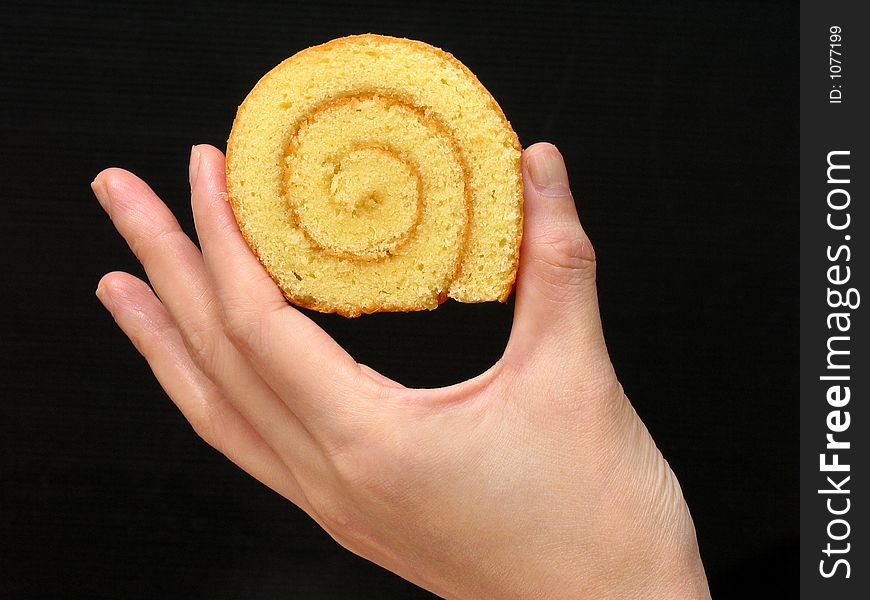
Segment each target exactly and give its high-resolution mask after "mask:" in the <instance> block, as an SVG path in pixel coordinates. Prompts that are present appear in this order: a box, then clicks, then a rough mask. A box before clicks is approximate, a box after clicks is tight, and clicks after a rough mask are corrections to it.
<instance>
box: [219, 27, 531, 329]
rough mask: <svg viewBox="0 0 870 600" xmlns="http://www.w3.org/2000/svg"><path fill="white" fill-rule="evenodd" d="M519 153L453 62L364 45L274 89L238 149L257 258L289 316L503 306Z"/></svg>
mask: <svg viewBox="0 0 870 600" xmlns="http://www.w3.org/2000/svg"><path fill="white" fill-rule="evenodd" d="M519 161H520V146H519V142H518V140H517V137H516V134H515V133H514V132H513V130H512V129H511V128H510V125H509V123H508V122H507V120H506V119H505V117H504V114H503V113H502V111H501V109H500V108H499V106H498V104H497V103H496V102H495V100H494V99H493V98H492V96H491V95H490V94H489V92H487V90H486V89H485V88H484V87H483V86H482V85H481V84H480V82H479V81H478V80H477V78H476V77H474V75H473V74H472V73H471V72H470V71H469V70H468V69H467V68H466V67H464V66H463V65H462V64H461V63H459V61H457V60H456V59H455V58H453V57H452V56H451V55H449V54H447V53H445V52H443V51H441V50H439V49H437V48H434V47H433V46H429V45H428V44H424V43H422V42H416V41H412V40H405V39H398V38H390V37H385V36H377V35H371V34H367V35H360V36H351V37H347V38H340V39H338V40H333V41H332V42H328V43H326V44H323V45H321V46H315V47H313V48H309V49H307V50H304V51H302V52H300V53H298V54H296V55H294V56H293V57H291V58H289V59H287V60H286V61H284V62H283V63H281V64H280V65H278V66H277V67H276V68H275V69H273V70H272V71H270V72H269V73H268V74H267V75H266V76H264V77H263V78H262V79H261V80H260V82H259V83H258V84H257V85H256V86H255V87H254V89H253V90H252V91H251V93H250V94H249V95H248V97H247V98H246V99H245V101H244V103H243V104H242V105H241V106H240V107H239V111H238V115H237V117H236V120H235V122H234V124H233V130H232V133H231V135H230V140H229V142H228V146H227V189H228V193H229V198H230V201H231V204H232V206H233V211H234V213H235V215H236V219H237V221H238V223H239V227H240V229H241V231H242V234H243V235H244V237H245V239H246V240H247V241H248V244H249V245H250V246H251V248H252V250H253V251H254V253H255V254H256V255H257V257H258V258H259V260H260V262H261V263H262V264H263V266H264V267H265V268H266V270H267V271H268V272H269V274H270V275H271V277H272V278H273V279H274V280H275V282H276V283H277V284H278V285H279V286H280V288H281V289H282V291H283V292H284V295H285V296H286V297H287V298H288V299H289V300H290V301H291V302H293V303H294V304H297V305H299V306H303V307H307V308H313V309H316V310H320V311H323V312H338V313H340V314H343V315H345V316H357V315H359V314H361V313H370V312H377V311H410V310H421V309H431V308H435V307H437V306H438V305H439V304H440V303H441V302H443V301H444V300H446V299H447V298H448V297H452V298H455V299H457V300H459V301H462V302H483V301H488V300H501V301H504V300H506V298H507V297H508V295H509V294H510V291H511V289H512V286H513V282H514V278H515V275H516V269H517V262H518V253H519V244H520V238H521V232H522V180H521V174H520V162H519Z"/></svg>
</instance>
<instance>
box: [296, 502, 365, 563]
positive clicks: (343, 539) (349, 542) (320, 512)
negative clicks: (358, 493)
mask: <svg viewBox="0 0 870 600" xmlns="http://www.w3.org/2000/svg"><path fill="white" fill-rule="evenodd" d="M309 501H310V505H311V510H312V512H313V513H314V515H313V516H314V517H315V518H316V520H317V521H318V523H319V524H320V526H321V527H323V529H324V530H325V531H326V533H328V534H329V535H330V536H331V537H332V538H333V539H334V540H335V541H336V542H338V543H339V544H341V545H342V546H344V547H345V548H347V549H349V550H359V549H361V548H364V547H365V546H366V545H367V543H366V541H367V540H368V539H369V538H370V537H371V536H370V534H369V533H368V532H367V530H366V529H365V528H364V526H363V523H362V519H361V518H359V517H357V516H356V512H355V511H354V510H353V509H352V508H351V506H350V503H349V502H348V501H346V500H343V499H341V497H340V496H339V495H337V494H334V493H330V492H322V493H320V494H318V495H317V496H315V497H313V498H312V497H309Z"/></svg>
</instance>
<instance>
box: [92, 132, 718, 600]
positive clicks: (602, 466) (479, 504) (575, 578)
mask: <svg viewBox="0 0 870 600" xmlns="http://www.w3.org/2000/svg"><path fill="white" fill-rule="evenodd" d="M224 173H225V161H224V156H223V154H222V153H221V152H220V151H219V150H218V149H216V148H214V147H211V146H206V145H199V146H195V147H194V148H193V149H192V152H191V163H190V180H191V197H192V206H193V214H194V219H195V223H196V230H197V234H198V237H199V241H200V244H201V248H202V250H201V251H200V249H199V248H198V247H197V246H196V245H195V244H194V243H193V242H192V241H191V240H190V239H189V238H188V237H187V236H186V235H185V234H184V233H183V232H182V230H181V229H180V228H179V226H178V223H177V221H176V220H175V217H174V216H173V215H172V213H171V212H170V211H169V209H168V208H167V207H166V206H165V205H164V204H163V202H161V200H160V199H159V198H158V197H157V196H156V195H155V194H154V192H153V191H151V189H150V188H149V187H148V185H147V184H146V183H144V182H143V181H142V180H140V179H139V178H137V177H136V176H135V175H133V174H132V173H129V172H127V171H124V170H121V169H107V170H105V171H103V172H101V173H100V174H99V175H98V176H97V178H96V179H95V180H94V182H93V184H92V187H93V189H94V192H95V194H96V196H97V198H98V200H99V201H100V204H101V205H102V206H103V208H104V209H105V210H106V212H107V213H108V215H109V216H110V218H111V219H112V221H113V223H114V225H115V227H116V228H117V229H118V231H119V232H120V233H121V235H122V236H123V237H124V238H125V239H126V240H127V242H128V244H129V245H130V248H131V249H132V250H133V252H134V253H135V254H136V256H137V257H138V258H139V260H140V261H141V262H142V264H143V265H144V267H145V271H146V273H147V275H148V279H149V280H150V283H151V286H150V287H149V285H148V284H146V283H145V282H143V281H141V280H139V279H137V278H136V277H133V276H132V275H129V274H127V273H121V272H114V273H109V274H107V275H105V276H104V277H103V278H102V280H101V281H100V283H99V285H98V287H97V296H98V297H99V299H100V300H101V302H102V303H103V304H104V305H105V306H106V308H107V309H108V310H109V311H110V312H111V314H112V316H113V317H114V319H115V321H116V322H117V323H118V325H119V326H120V328H121V329H122V330H123V331H124V333H125V334H126V335H127V336H128V337H129V338H130V340H131V341H132V342H133V344H134V345H135V346H136V348H137V349H138V350H139V351H140V352H141V353H142V354H143V355H144V357H145V358H146V360H147V361H148V364H149V365H150V367H151V369H152V370H153V372H154V374H155V376H156V377H157V379H158V380H159V381H160V384H161V385H162V386H163V388H164V389H165V390H166V393H167V394H168V395H169V397H170V398H171V399H172V400H173V402H175V404H176V405H177V406H178V408H179V409H180V410H181V412H182V413H183V414H184V416H185V417H186V418H187V420H188V421H189V422H190V424H191V425H192V426H193V429H194V430H195V431H196V433H197V434H199V435H200V436H201V437H202V438H203V439H204V440H205V441H206V442H207V443H209V444H211V445H212V446H213V447H215V448H216V449H218V450H219V451H220V452H222V453H223V454H225V455H226V456H227V457H228V458H229V459H230V460H232V461H233V462H234V463H236V464H237V465H238V466H239V467H241V468H242V469H244V470H245V471H247V472H248V473H249V474H251V475H252V476H253V477H255V478H257V479H258V480H259V481H261V482H262V483H264V484H265V485H267V486H269V487H270V488H272V489H273V490H275V491H276V492H278V493H279V494H281V495H282V496H284V497H285V498H287V499H288V500H289V501H290V502H292V503H294V504H295V505H297V506H298V507H299V508H301V509H302V510H304V511H305V512H306V513H308V515H310V516H311V517H312V518H313V519H314V520H315V521H317V523H319V524H320V525H321V526H322V527H323V528H324V529H325V530H326V531H327V532H328V533H329V534H330V535H331V536H332V537H333V538H335V540H336V541H338V543H340V544H341V545H343V546H344V547H346V548H347V549H349V550H350V551H352V552H355V553H357V554H359V555H360V556H363V557H365V558H367V559H369V560H371V561H373V562H375V563H377V564H379V565H381V566H383V567H384V568H387V569H389V570H391V571H393V572H395V573H397V574H398V575H400V576H402V577H404V578H406V579H408V580H410V581H412V582H414V583H416V584H417V585H420V586H422V587H424V588H426V589H428V590H430V591H432V592H434V593H436V594H438V595H440V596H443V597H446V598H457V599H460V598H461V599H478V598H479V599H484V598H487V599H488V598H503V599H509V598H595V599H603V598H669V599H671V598H709V591H708V588H707V582H706V577H705V575H704V568H703V566H702V564H701V559H700V556H699V553H698V546H697V542H696V537H695V530H694V525H693V523H692V518H691V516H690V514H689V510H688V508H687V506H686V503H685V501H684V500H683V495H682V492H681V491H680V486H679V483H678V482H677V479H676V477H675V475H674V473H673V472H672V471H671V469H670V467H669V466H668V464H667V462H666V461H665V460H664V458H663V457H662V455H661V453H660V452H659V451H658V449H657V448H656V445H655V443H654V442H653V440H652V438H651V437H650V435H649V433H648V432H647V430H646V428H645V427H644V425H643V423H642V422H641V421H640V419H639V418H638V416H637V414H636V413H635V411H634V409H633V408H632V406H631V404H630V403H629V401H628V399H627V398H626V396H625V394H624V393H623V390H622V387H621V386H620V384H619V382H618V380H617V378H616V375H615V374H614V370H613V367H612V365H611V363H610V358H609V357H608V353H607V348H606V346H605V343H604V336H603V334H602V329H601V322H600V318H599V312H598V301H597V293H596V286H595V265H596V263H595V255H594V252H593V249H592V245H591V243H590V242H589V239H588V237H587V236H586V234H585V233H584V231H583V228H582V227H581V225H580V220H579V219H578V216H577V211H576V208H575V204H574V201H573V199H572V196H571V192H570V190H569V187H568V176H567V173H566V170H565V166H564V162H563V160H562V157H561V155H560V154H559V152H558V150H556V148H555V147H554V146H552V145H550V144H535V145H534V146H531V147H530V148H528V149H526V150H525V152H524V153H523V180H524V184H525V224H524V232H523V242H522V248H521V252H520V270H519V273H518V277H517V284H516V308H515V314H514V322H513V328H512V331H511V335H510V340H509V342H508V344H507V347H506V348H505V351H504V354H503V356H502V357H501V359H500V360H499V361H498V362H496V364H495V365H493V366H492V367H491V368H490V369H489V370H487V371H486V372H485V373H483V374H481V375H479V376H477V377H475V378H473V379H470V380H468V381H465V382H463V383H460V384H457V385H453V386H450V387H446V388H440V389H425V390H424V389H411V388H407V387H405V386H403V385H401V383H398V382H396V381H393V380H391V379H389V378H387V377H385V376H383V375H381V374H379V373H377V372H376V371H374V370H372V369H370V368H368V367H366V366H364V365H361V364H358V363H357V362H356V361H355V360H354V359H353V358H352V357H351V356H350V355H348V354H347V353H346V352H345V351H344V350H343V349H342V348H341V347H340V346H339V345H338V344H337V343H336V342H335V341H334V340H333V339H332V338H330V336H329V335H328V334H327V333H326V332H324V331H323V330H322V329H321V328H320V327H318V326H317V325H316V324H315V323H314V322H313V321H311V320H310V319H309V318H308V317H306V316H305V315H304V314H303V313H301V312H300V311H298V310H297V309H295V308H294V307H292V306H291V305H288V304H287V302H286V301H285V300H284V297H283V296H282V294H281V292H280V290H279V289H278V288H277V287H276V285H275V284H274V283H273V282H272V280H271V279H270V278H269V276H268V274H267V273H266V272H265V271H264V270H263V268H262V267H261V266H260V264H259V262H258V261H257V259H256V258H255V257H254V255H253V254H252V253H251V251H250V249H249V248H248V246H247V244H246V243H245V241H244V239H243V238H242V236H241V234H240V232H239V228H238V226H237V224H236V221H235V219H234V217H233V214H232V209H231V208H230V206H229V204H228V202H227V196H226V182H225V175H224ZM152 288H153V291H152ZM155 294H156V295H155ZM363 318H365V317H363ZM291 591H292V590H288V593H289V592H291Z"/></svg>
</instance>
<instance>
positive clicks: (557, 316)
mask: <svg viewBox="0 0 870 600" xmlns="http://www.w3.org/2000/svg"><path fill="white" fill-rule="evenodd" d="M523 182H524V186H525V199H524V210H523V212H524V224H523V241H522V246H521V248H520V267H519V272H518V274H517V295H516V307H515V312H514V324H513V329H512V331H511V338H510V342H509V343H508V347H507V349H506V351H505V353H506V356H507V355H510V354H514V355H520V356H523V357H524V356H526V355H527V354H528V353H533V352H535V351H536V350H538V349H541V348H547V349H549V350H552V349H555V350H557V351H561V352H571V353H572V354H573V353H576V352H582V353H583V355H584V356H585V357H586V359H592V360H593V362H599V359H600V360H603V361H605V362H606V364H608V365H609V359H608V358H607V350H606V347H605V346H604V338H603V335H602V332H601V320H600V317H599V314H598V296H597V292H596V288H595V251H594V250H593V249H592V243H591V242H590V241H589V238H588V237H587V236H586V232H585V231H583V227H582V226H581V225H580V219H579V218H578V216H577V208H576V207H575V205H574V199H573V197H572V195H571V190H570V188H569V186H568V173H567V171H566V169H565V162H564V160H563V159H562V155H561V154H560V153H559V151H558V150H557V149H556V147H555V146H553V145H552V144H548V143H539V144H535V145H533V146H530V147H529V148H527V149H526V151H525V152H524V153H523ZM508 357H509V356H508Z"/></svg>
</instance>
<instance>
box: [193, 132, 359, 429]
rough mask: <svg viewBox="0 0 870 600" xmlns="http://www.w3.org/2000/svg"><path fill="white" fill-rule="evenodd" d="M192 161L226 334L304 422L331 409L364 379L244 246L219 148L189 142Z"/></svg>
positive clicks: (197, 208) (197, 210) (206, 254)
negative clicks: (289, 302)
mask: <svg viewBox="0 0 870 600" xmlns="http://www.w3.org/2000/svg"><path fill="white" fill-rule="evenodd" d="M191 161H192V165H191V172H192V173H194V174H195V177H193V178H192V181H193V184H192V191H191V200H192V204H193V215H194V222H195V224H196V231H197V234H198V235H199V240H200V245H201V247H202V254H203V258H204V259H205V264H206V266H207V268H208V270H209V272H210V273H211V275H212V278H213V280H214V283H215V287H216V289H217V294H218V297H219V299H220V302H221V305H222V306H223V313H224V325H225V327H226V329H227V334H228V335H229V336H230V338H231V339H232V340H233V341H234V343H235V344H236V345H237V346H238V347H239V348H240V349H241V350H242V352H244V353H245V354H246V355H247V356H248V357H249V358H250V360H251V362H252V363H253V364H254V365H255V368H256V369H257V370H258V371H259V372H260V374H261V376H262V377H263V378H264V379H266V381H268V382H269V383H270V385H271V386H272V387H273V389H275V390H276V391H278V392H279V393H280V394H281V395H282V398H283V399H284V401H285V402H287V403H288V405H290V408H291V409H292V410H293V411H294V412H295V413H297V414H298V415H299V417H300V418H301V419H302V420H303V421H306V420H311V419H318V418H322V417H324V416H332V415H334V414H335V409H336V408H337V406H336V404H338V403H339V402H340V401H341V399H342V398H343V397H346V396H348V394H347V392H348V390H350V389H352V388H353V387H354V386H356V385H357V384H359V383H360V382H361V381H369V380H368V378H363V377H360V369H359V365H358V364H357V363H356V361H354V360H353V359H352V358H351V357H350V355H349V354H348V353H347V352H345V351H344V349H343V348H341V346H339V345H338V344H337V343H336V342H335V340H333V339H332V338H331V337H330V336H329V334H327V333H326V332H325V331H323V329H321V328H320V327H319V326H318V325H317V324H316V323H314V322H313V321H312V320H311V319H309V318H308V317H306V316H305V315H303V314H302V313H301V312H299V311H298V310H296V309H295V308H293V307H292V306H290V305H289V304H287V301H286V300H285V299H284V296H283V294H282V293H281V291H280V289H279V288H278V286H276V285H275V283H274V282H273V281H272V279H271V278H270V277H269V274H268V273H267V272H266V270H265V269H264V268H263V266H262V265H261V264H260V262H259V261H258V260H257V258H256V256H255V255H254V254H253V252H252V251H251V249H250V248H249V247H248V244H247V242H246V241H245V239H244V238H243V237H242V234H241V231H240V230H239V226H238V223H237V222H236V219H235V216H234V215H233V211H232V208H231V207H230V204H229V202H228V201H227V200H228V198H227V191H226V175H225V159H224V156H223V154H222V153H221V151H220V150H218V149H217V148H214V147H212V146H207V145H199V146H194V148H193V155H192V157H191Z"/></svg>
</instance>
